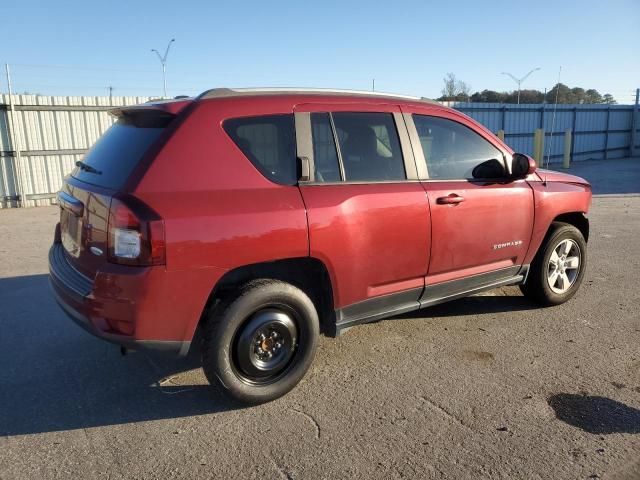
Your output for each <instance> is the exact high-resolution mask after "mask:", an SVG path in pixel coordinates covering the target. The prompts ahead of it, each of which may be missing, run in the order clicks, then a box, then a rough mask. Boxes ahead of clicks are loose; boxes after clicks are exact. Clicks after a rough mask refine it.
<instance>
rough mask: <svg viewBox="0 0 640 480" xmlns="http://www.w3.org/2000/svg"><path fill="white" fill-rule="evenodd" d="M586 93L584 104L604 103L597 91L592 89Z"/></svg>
mask: <svg viewBox="0 0 640 480" xmlns="http://www.w3.org/2000/svg"><path fill="white" fill-rule="evenodd" d="M584 93H585V102H584V103H602V95H600V92H598V91H597V90H595V89H593V88H590V89H589V90H587V91H586V92H584Z"/></svg>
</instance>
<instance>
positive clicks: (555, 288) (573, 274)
mask: <svg viewBox="0 0 640 480" xmlns="http://www.w3.org/2000/svg"><path fill="white" fill-rule="evenodd" d="M581 260H582V259H581V252H580V247H579V246H578V244H577V243H576V242H575V241H574V240H571V239H570V238H567V239H565V240H562V241H561V242H560V243H558V245H556V246H555V248H554V249H553V251H552V252H551V256H550V257H549V263H548V265H547V283H548V284H549V288H550V289H551V291H552V292H553V293H557V294H559V295H561V294H564V293H566V292H567V291H569V289H570V288H571V287H572V286H573V284H574V283H575V282H576V279H577V278H578V274H579V273H580V267H581V265H582V261H581Z"/></svg>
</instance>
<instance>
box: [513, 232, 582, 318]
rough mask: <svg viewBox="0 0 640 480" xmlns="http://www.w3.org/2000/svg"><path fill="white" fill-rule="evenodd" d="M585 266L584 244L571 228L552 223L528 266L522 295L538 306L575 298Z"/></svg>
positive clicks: (557, 303) (578, 234)
mask: <svg viewBox="0 0 640 480" xmlns="http://www.w3.org/2000/svg"><path fill="white" fill-rule="evenodd" d="M586 266H587V243H586V242H585V240H584V237H583V236H582V233H581V232H580V230H578V229H577V228H576V227H574V226H573V225H569V224H566V223H559V222H555V223H553V224H552V226H551V229H550V231H549V233H548V234H547V236H546V238H545V240H544V241H543V243H542V245H541V246H540V250H539V251H538V253H537V255H536V257H535V259H534V260H533V262H532V264H531V269H530V270H529V276H528V278H527V282H526V283H525V284H524V285H521V286H520V289H521V290H522V292H523V293H524V294H525V296H527V297H529V298H531V299H532V300H534V301H536V302H538V303H540V304H542V305H559V304H561V303H564V302H566V301H567V300H569V299H570V298H571V297H573V296H574V295H575V293H576V292H577V291H578V288H580V284H581V283H582V277H583V276H584V272H585V267H586Z"/></svg>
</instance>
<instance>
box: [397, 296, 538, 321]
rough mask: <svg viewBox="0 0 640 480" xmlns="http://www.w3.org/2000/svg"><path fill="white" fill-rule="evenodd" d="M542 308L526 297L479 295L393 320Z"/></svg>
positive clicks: (400, 316) (462, 315)
mask: <svg viewBox="0 0 640 480" xmlns="http://www.w3.org/2000/svg"><path fill="white" fill-rule="evenodd" d="M539 308H540V306H539V305H536V304H534V303H533V302H531V301H530V300H528V299H527V298H526V297H523V296H522V295H520V294H516V293H514V294H513V295H496V296H488V295H478V296H473V297H464V298H460V299H458V300H453V301H449V302H446V303H441V304H439V305H434V306H432V307H427V308H423V309H421V310H417V311H413V312H408V313H403V314H401V315H398V316H395V317H393V318H397V319H412V318H425V317H430V318H438V317H464V316H476V315H481V314H490V313H502V312H517V311H524V310H534V309H539Z"/></svg>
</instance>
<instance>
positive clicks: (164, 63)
mask: <svg viewBox="0 0 640 480" xmlns="http://www.w3.org/2000/svg"><path fill="white" fill-rule="evenodd" d="M175 41H176V39H175V38H172V39H171V40H169V43H168V44H167V49H166V50H165V51H164V55H160V52H158V50H156V49H155V48H152V49H151V51H152V52H155V53H156V55H157V56H158V59H159V60H160V63H161V64H162V85H163V89H164V96H165V97H166V96H167V56H168V55H169V49H170V48H171V44H172V43H173V42H175Z"/></svg>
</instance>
